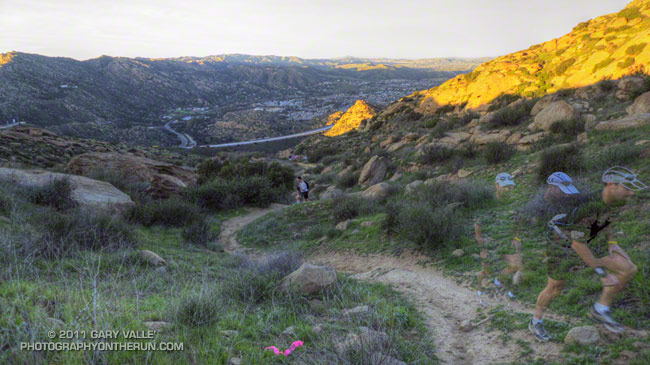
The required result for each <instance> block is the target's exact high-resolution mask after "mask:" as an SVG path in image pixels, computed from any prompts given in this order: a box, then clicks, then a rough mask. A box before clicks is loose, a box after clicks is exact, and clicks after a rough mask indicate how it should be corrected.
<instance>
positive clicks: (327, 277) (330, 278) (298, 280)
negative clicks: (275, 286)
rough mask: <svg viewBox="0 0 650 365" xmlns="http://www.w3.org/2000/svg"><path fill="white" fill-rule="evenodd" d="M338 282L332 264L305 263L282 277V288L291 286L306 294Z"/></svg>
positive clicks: (287, 288)
mask: <svg viewBox="0 0 650 365" xmlns="http://www.w3.org/2000/svg"><path fill="white" fill-rule="evenodd" d="M335 282H336V271H334V269H333V268H332V267H330V266H316V265H312V264H309V263H304V264H302V266H300V267H299V268H298V270H296V271H294V272H292V273H291V274H289V275H287V276H285V277H284V279H282V281H281V282H280V288H281V289H283V290H289V289H291V288H293V289H296V290H297V291H299V292H301V293H303V294H306V295H311V294H316V293H318V292H320V291H321V290H322V289H324V288H326V287H328V286H330V285H332V284H334V283H335Z"/></svg>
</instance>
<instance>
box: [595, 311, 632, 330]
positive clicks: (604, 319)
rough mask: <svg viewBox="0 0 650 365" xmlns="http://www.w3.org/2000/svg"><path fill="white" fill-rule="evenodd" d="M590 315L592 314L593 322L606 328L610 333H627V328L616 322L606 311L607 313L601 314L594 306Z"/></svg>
mask: <svg viewBox="0 0 650 365" xmlns="http://www.w3.org/2000/svg"><path fill="white" fill-rule="evenodd" d="M589 314H591V318H592V319H593V320H595V321H596V322H598V323H600V324H602V325H603V326H605V328H607V330H608V331H611V332H614V333H621V332H623V331H625V327H623V325H621V324H620V323H618V322H616V320H615V319H614V318H612V316H611V315H610V312H609V311H605V313H600V312H598V311H597V310H596V309H594V307H593V306H592V307H591V309H590V310H589Z"/></svg>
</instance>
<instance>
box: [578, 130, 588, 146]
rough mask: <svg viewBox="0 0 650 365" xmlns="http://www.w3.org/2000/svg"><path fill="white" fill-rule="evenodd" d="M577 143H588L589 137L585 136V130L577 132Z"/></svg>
mask: <svg viewBox="0 0 650 365" xmlns="http://www.w3.org/2000/svg"><path fill="white" fill-rule="evenodd" d="M578 143H580V144H587V143H589V137H588V136H587V132H582V133H580V134H578Z"/></svg>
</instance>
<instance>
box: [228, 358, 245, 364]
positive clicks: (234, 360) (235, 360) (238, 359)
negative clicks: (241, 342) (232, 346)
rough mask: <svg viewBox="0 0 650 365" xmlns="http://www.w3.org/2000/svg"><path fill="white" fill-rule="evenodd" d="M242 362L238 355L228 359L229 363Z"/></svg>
mask: <svg viewBox="0 0 650 365" xmlns="http://www.w3.org/2000/svg"><path fill="white" fill-rule="evenodd" d="M243 363H244V362H243V361H242V359H241V358H239V357H232V358H230V360H228V364H229V365H241V364H243Z"/></svg>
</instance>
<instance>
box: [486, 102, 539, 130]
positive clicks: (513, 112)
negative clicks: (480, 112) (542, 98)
mask: <svg viewBox="0 0 650 365" xmlns="http://www.w3.org/2000/svg"><path fill="white" fill-rule="evenodd" d="M532 107H533V103H532V102H530V101H524V102H522V103H521V104H519V105H517V106H515V107H508V106H506V107H503V108H501V109H499V110H497V111H495V112H494V117H493V118H492V119H491V120H490V122H489V123H488V124H487V127H488V128H493V129H494V128H503V127H513V126H516V125H519V124H520V123H521V122H523V121H524V120H526V119H527V118H528V117H529V116H530V110H531V109H532Z"/></svg>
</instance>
